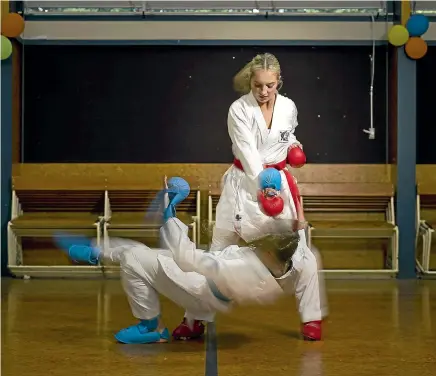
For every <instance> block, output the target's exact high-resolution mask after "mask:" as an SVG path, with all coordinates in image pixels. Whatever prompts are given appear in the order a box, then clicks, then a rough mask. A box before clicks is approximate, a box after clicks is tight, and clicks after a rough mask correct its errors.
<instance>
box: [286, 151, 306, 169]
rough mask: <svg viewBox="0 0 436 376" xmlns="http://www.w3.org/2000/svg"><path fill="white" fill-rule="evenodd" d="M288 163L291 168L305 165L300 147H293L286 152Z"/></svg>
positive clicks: (304, 156) (304, 155)
mask: <svg viewBox="0 0 436 376" xmlns="http://www.w3.org/2000/svg"><path fill="white" fill-rule="evenodd" d="M288 163H289V165H290V166H291V167H294V168H300V167H303V166H304V164H305V163H306V154H304V151H303V150H301V148H300V147H293V148H290V149H289V150H288Z"/></svg>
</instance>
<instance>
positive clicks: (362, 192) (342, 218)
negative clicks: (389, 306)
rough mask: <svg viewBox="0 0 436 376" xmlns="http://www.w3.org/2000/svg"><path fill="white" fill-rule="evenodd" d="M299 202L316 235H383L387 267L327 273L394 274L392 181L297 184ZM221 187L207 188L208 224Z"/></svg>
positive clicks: (212, 219)
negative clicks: (388, 260) (387, 251)
mask: <svg viewBox="0 0 436 376" xmlns="http://www.w3.org/2000/svg"><path fill="white" fill-rule="evenodd" d="M299 188H300V193H301V196H302V204H303V208H304V211H305V215H306V218H307V219H308V220H309V222H310V224H311V226H310V230H309V239H308V242H309V244H310V243H311V242H312V240H313V239H315V238H342V239H347V238H354V239H371V238H372V239H378V238H386V239H388V240H389V242H390V248H391V265H390V268H388V269H386V268H384V269H356V270H349V269H346V270H345V269H344V270H342V269H330V270H326V272H329V273H363V274H365V275H366V274H369V273H373V274H379V273H382V274H395V273H396V272H397V270H398V228H397V226H396V224H395V210H394V187H393V185H392V184H391V183H387V182H380V183H360V182H359V183H354V182H353V183H339V182H335V183H299ZM220 193H221V190H220V189H219V188H214V189H210V190H209V196H208V223H209V228H210V232H211V231H212V229H213V226H214V224H215V212H216V206H217V203H218V201H219V197H220Z"/></svg>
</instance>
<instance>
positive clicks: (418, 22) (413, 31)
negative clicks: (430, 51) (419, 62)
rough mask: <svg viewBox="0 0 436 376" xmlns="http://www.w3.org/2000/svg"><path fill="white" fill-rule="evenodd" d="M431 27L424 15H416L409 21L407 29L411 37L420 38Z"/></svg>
mask: <svg viewBox="0 0 436 376" xmlns="http://www.w3.org/2000/svg"><path fill="white" fill-rule="evenodd" d="M429 26H430V22H429V21H428V18H427V17H426V16H424V15H423V14H414V15H413V16H411V17H410V18H409V20H408V21H407V24H406V27H407V30H408V31H409V35H410V36H411V37H420V36H421V35H422V34H425V33H426V32H427V30H428V28H429Z"/></svg>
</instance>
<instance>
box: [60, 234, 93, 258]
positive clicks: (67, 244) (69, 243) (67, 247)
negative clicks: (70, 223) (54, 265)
mask: <svg viewBox="0 0 436 376" xmlns="http://www.w3.org/2000/svg"><path fill="white" fill-rule="evenodd" d="M54 241H55V243H56V245H57V246H58V247H59V248H61V249H63V250H64V251H65V252H67V253H68V256H69V257H70V258H71V259H72V260H73V261H76V262H78V261H82V262H87V263H89V264H91V265H96V264H97V263H98V258H99V256H100V249H98V248H95V247H92V245H91V240H90V239H88V238H86V237H84V236H71V235H69V234H64V233H57V234H56V235H55V237H54Z"/></svg>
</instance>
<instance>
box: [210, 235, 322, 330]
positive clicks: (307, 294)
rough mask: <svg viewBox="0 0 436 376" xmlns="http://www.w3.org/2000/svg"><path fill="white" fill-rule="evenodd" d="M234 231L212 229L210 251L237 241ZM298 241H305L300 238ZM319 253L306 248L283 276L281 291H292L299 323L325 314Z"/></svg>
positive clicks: (319, 317)
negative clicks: (288, 274)
mask: <svg viewBox="0 0 436 376" xmlns="http://www.w3.org/2000/svg"><path fill="white" fill-rule="evenodd" d="M238 241H239V235H238V234H237V233H236V232H233V231H229V230H224V229H219V228H216V227H215V228H214V231H213V237H212V245H211V251H214V250H220V249H224V248H226V247H227V246H229V245H232V244H237V243H238ZM300 241H305V239H304V240H303V239H301V240H300ZM321 268H322V264H321V256H320V254H319V252H318V250H317V249H316V248H315V247H313V246H312V247H311V248H309V247H306V252H305V254H304V256H303V257H302V259H301V260H299V261H294V270H293V271H292V273H291V275H290V276H289V277H287V278H286V282H285V284H284V286H283V290H284V291H285V292H286V293H288V294H295V297H296V300H297V306H298V311H299V313H300V318H301V322H303V323H305V322H309V321H319V320H322V319H323V318H324V317H326V316H327V315H328V306H327V298H326V293H325V284H324V278H323V277H322V276H320V273H319V270H320V269H321Z"/></svg>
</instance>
